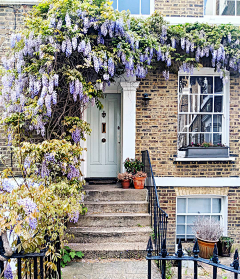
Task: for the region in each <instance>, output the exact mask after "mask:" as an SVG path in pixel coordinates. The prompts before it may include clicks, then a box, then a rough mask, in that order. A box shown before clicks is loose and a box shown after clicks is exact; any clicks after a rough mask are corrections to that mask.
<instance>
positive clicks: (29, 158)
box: [0, 0, 240, 260]
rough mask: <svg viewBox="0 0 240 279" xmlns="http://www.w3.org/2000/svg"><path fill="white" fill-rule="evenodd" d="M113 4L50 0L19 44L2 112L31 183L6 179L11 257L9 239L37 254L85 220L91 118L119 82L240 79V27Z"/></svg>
mask: <svg viewBox="0 0 240 279" xmlns="http://www.w3.org/2000/svg"><path fill="white" fill-rule="evenodd" d="M111 4H112V3H111V2H107V1H105V0H82V1H80V0H45V1H43V2H41V3H39V5H38V6H35V7H33V9H32V10H31V12H30V13H29V15H28V16H27V17H26V18H25V23H24V27H23V28H22V30H20V31H19V32H18V33H13V34H12V35H11V39H10V46H11V49H10V51H9V53H8V54H7V56H6V57H4V58H3V59H2V63H3V68H2V69H1V70H0V71H1V75H2V91H1V96H0V104H1V105H3V107H4V112H3V115H2V123H3V124H4V126H5V128H6V133H7V135H8V144H9V145H11V146H12V148H13V151H14V154H15V157H16V158H17V159H19V167H20V169H21V171H22V176H23V181H22V182H21V183H18V186H16V183H15V186H14V185H13V184H11V183H10V182H9V181H8V180H7V177H8V176H9V175H12V170H11V169H6V170H5V171H4V172H3V173H2V174H1V183H0V190H1V193H0V223H1V234H2V236H3V239H4V241H5V242H4V243H5V246H6V250H8V252H9V253H8V254H11V251H12V250H11V249H10V248H9V243H8V241H7V231H12V232H13V233H14V234H15V235H16V236H20V238H21V241H22V244H21V245H22V246H23V247H24V250H25V251H38V250H39V249H40V247H42V245H43V244H44V235H45V232H46V230H48V231H49V232H50V233H51V234H52V236H55V233H56V231H58V233H59V235H60V238H61V240H62V239H63V238H64V230H65V228H66V227H65V224H66V221H74V222H77V220H78V217H79V214H81V213H83V212H84V211H85V209H84V207H83V197H82V195H83V193H82V185H83V183H84V181H83V179H82V173H81V156H82V152H83V151H84V150H83V149H82V148H81V145H80V143H81V140H86V135H90V133H91V129H90V127H89V124H88V123H86V122H85V121H84V120H83V112H84V110H85V109H86V108H87V107H88V106H90V105H92V106H94V105H96V106H97V107H98V108H102V104H101V98H103V93H104V90H105V88H106V86H109V85H110V84H111V83H113V82H114V81H116V78H118V77H119V76H121V75H123V74H124V75H126V76H136V77H137V78H140V79H141V78H145V77H146V76H147V73H148V70H149V69H151V68H152V67H156V68H158V69H160V70H161V71H162V73H163V76H164V78H165V79H166V80H167V79H168V78H169V72H170V71H173V72H174V71H175V72H176V71H178V70H179V69H180V70H182V71H184V72H186V73H187V74H191V73H192V71H193V68H194V67H201V66H209V67H213V68H215V69H216V71H218V72H220V74H221V77H222V78H223V81H224V82H227V77H228V76H227V75H225V73H226V71H231V72H234V73H238V72H240V46H239V38H240V31H239V27H235V26H232V25H230V24H228V25H219V26H210V25H208V24H199V23H195V24H183V25H174V26H168V24H167V22H166V21H165V20H164V19H163V17H162V16H161V15H160V14H159V13H158V12H155V13H154V14H153V15H152V16H150V17H148V18H141V17H132V16H131V15H130V13H129V12H128V11H122V12H119V11H116V10H114V9H113V8H112V6H111ZM53 220H54V221H53ZM33 238H34V239H35V240H34V241H35V242H34V245H32V243H33V242H32V241H33ZM12 245H13V246H14V247H16V245H17V243H16V241H15V242H13V244H12ZM8 248H9V249H8ZM0 260H3V259H0Z"/></svg>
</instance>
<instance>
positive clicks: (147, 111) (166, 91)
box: [136, 71, 240, 177]
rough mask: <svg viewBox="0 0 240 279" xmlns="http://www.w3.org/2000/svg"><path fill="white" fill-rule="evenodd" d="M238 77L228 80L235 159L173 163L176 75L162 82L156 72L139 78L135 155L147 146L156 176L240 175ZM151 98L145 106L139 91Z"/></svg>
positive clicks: (231, 139)
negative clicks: (144, 77)
mask: <svg viewBox="0 0 240 279" xmlns="http://www.w3.org/2000/svg"><path fill="white" fill-rule="evenodd" d="M239 81H240V78H231V81H230V154H231V156H234V157H236V161H234V162H174V158H175V157H176V156H177V121H178V107H177V104H178V99H177V96H178V93H177V88H178V87H177V85H178V80H177V75H176V74H170V79H169V80H168V81H165V80H164V78H163V77H162V74H161V73H160V72H158V71H152V72H150V73H149V75H148V77H147V78H146V79H145V80H141V82H140V86H139V89H138V92H137V108H136V109H137V112H136V113H137V115H136V155H137V157H140V154H141V150H146V149H148V150H149V152H150V158H151V161H152V167H153V171H154V173H155V176H162V177H173V176H176V177H231V176H237V177H239V176H240V158H239V155H240V137H239V132H240V128H239V127H240V123H239V122H240V117H239V116H240V95H239V91H240V83H239ZM143 93H148V94H149V97H150V98H152V99H151V100H150V102H149V104H148V106H144V105H143V103H142V94H143Z"/></svg>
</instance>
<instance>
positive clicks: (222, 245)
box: [218, 236, 234, 257]
mask: <svg viewBox="0 0 240 279" xmlns="http://www.w3.org/2000/svg"><path fill="white" fill-rule="evenodd" d="M233 242H234V240H233V238H231V237H229V236H221V237H220V239H219V242H218V255H219V256H221V257H230V252H231V248H232V244H233Z"/></svg>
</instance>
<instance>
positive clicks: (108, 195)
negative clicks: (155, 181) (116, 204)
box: [85, 189, 147, 202]
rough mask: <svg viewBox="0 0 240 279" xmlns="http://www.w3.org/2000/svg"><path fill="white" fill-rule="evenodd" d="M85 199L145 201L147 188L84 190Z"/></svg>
mask: <svg viewBox="0 0 240 279" xmlns="http://www.w3.org/2000/svg"><path fill="white" fill-rule="evenodd" d="M85 201H89V202H90V201H147V190H146V189H143V190H135V189H127V190H122V191H86V196H85Z"/></svg>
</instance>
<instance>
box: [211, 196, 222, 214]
mask: <svg viewBox="0 0 240 279" xmlns="http://www.w3.org/2000/svg"><path fill="white" fill-rule="evenodd" d="M220 212H221V199H212V213H220Z"/></svg>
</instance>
